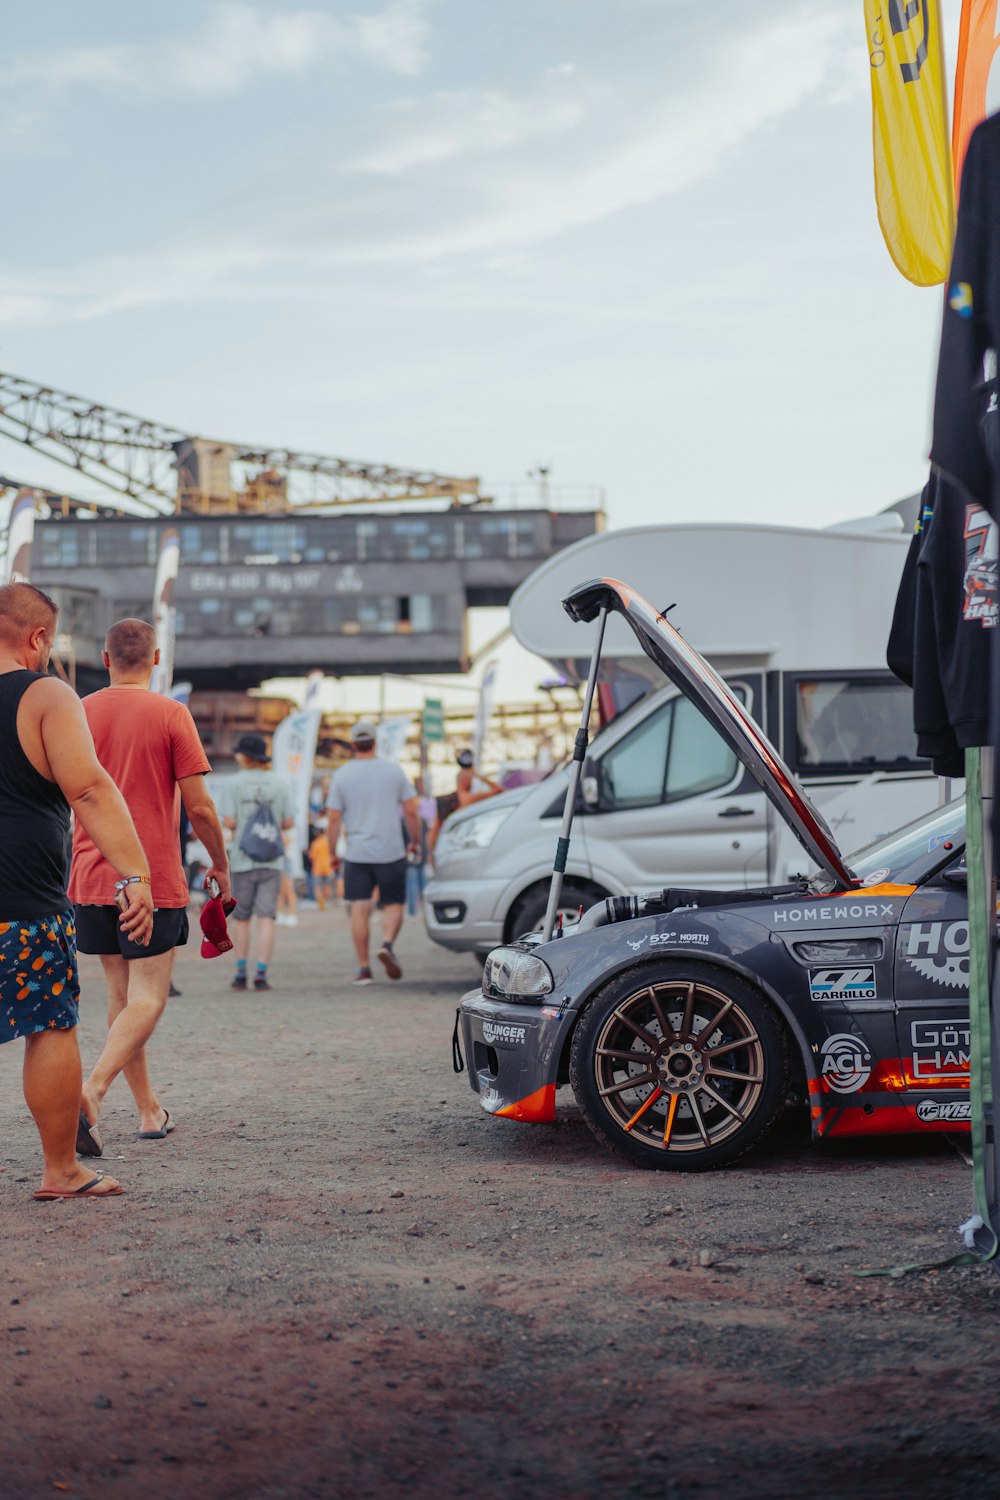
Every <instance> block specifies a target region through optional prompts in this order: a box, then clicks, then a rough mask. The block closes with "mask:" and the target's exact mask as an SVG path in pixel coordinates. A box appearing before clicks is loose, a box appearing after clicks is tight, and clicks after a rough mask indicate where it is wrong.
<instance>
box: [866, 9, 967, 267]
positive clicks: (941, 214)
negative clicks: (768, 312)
mask: <svg viewBox="0 0 1000 1500" xmlns="http://www.w3.org/2000/svg"><path fill="white" fill-rule="evenodd" d="M864 6H865V25H866V27H867V30H868V60H869V62H870V64H871V75H872V136H873V142H874V151H875V201H876V204H877V206H878V221H879V224H880V225H881V227H882V234H883V237H884V239H885V242H886V245H887V246H888V248H889V254H890V255H891V256H892V258H893V260H894V261H895V263H896V265H897V266H898V268H899V270H900V271H902V273H903V275H904V276H905V277H907V279H908V280H910V281H913V282H916V284H917V286H934V285H936V284H937V283H938V282H940V281H944V280H945V278H946V277H947V275H948V266H949V263H950V261H951V242H952V236H953V234H954V219H955V206H954V193H953V191H952V183H951V152H950V150H949V140H948V118H947V106H946V104H945V84H944V57H943V53H942V46H941V16H940V12H939V10H938V0H864Z"/></svg>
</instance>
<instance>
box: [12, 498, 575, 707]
mask: <svg viewBox="0 0 1000 1500" xmlns="http://www.w3.org/2000/svg"><path fill="white" fill-rule="evenodd" d="M602 524H603V513H602V512H601V511H596V510H591V511H559V512H557V511H549V510H517V511H512V510H498V509H496V508H495V507H493V506H488V505H484V506H481V507H480V506H475V507H472V506H462V507H451V508H448V509H443V510H437V511H430V510H424V511H421V512H419V513H418V512H413V511H410V512H400V511H398V510H394V511H392V512H386V511H380V512H377V513H373V512H371V511H365V512H359V511H353V512H351V513H350V514H346V515H345V514H340V515H330V514H313V515H309V514H296V513H294V512H289V511H285V512H284V513H281V514H277V515H264V514H255V515H244V516H239V515H212V516H197V517H195V516H190V515H175V516H164V517H157V518H151V519H147V518H136V517H131V516H124V515H110V516H109V515H108V514H107V513H106V512H98V513H96V514H95V515H94V516H92V517H91V516H88V515H87V514H86V513H83V512H81V511H80V510H76V511H74V512H73V513H72V514H70V515H68V516H60V515H58V514H55V513H53V514H51V515H50V516H49V518H47V519H41V518H40V519H39V520H38V521H37V524H36V528H35V539H34V548H33V554H32V568H31V577H32V582H34V583H37V584H38V585H39V587H40V588H43V589H45V590H46V591H47V592H49V593H51V594H52V595H53V596H54V597H55V598H56V600H57V602H58V603H59V605H60V609H61V618H60V631H61V639H60V648H59V649H60V656H61V658H62V659H63V661H64V663H65V664H66V666H67V669H68V670H70V671H71V672H72V675H73V678H74V680H75V681H76V684H77V686H78V687H79V688H80V690H81V691H88V690H89V688H90V687H92V686H98V685H101V684H103V682H104V681H105V680H106V679H105V674H104V671H103V668H102V667H101V644H102V642H103V639H104V635H105V632H106V631H107V628H108V626H109V625H110V624H112V622H113V621H115V620H117V619H121V618H123V617H124V616H126V615H137V616H140V617H141V618H143V619H150V618H151V617H152V607H153V591H154V580H155V575H156V565H157V558H158V555H159V550H160V543H161V539H162V537H163V535H164V533H165V532H167V531H171V530H173V531H175V532H176V533H177V534H178V537H179V542H180V569H179V573H178V576H177V580H176V585H175V589H174V604H175V606H176V611H177V615H176V622H177V638H176V648H175V657H174V677H175V680H180V679H183V680H185V681H188V682H191V683H192V684H193V686H194V687H195V688H198V689H223V688H243V689H245V688H249V687H255V686H257V685H258V684H259V683H260V682H261V681H263V680H264V679H265V678H269V677H283V676H292V677H299V676H304V675H305V674H307V673H308V672H310V671H312V670H314V669H319V670H321V671H323V672H325V673H327V674H329V675H331V676H346V675H349V674H369V675H378V674H379V673H380V672H388V671H393V672H403V673H407V672H458V671H461V670H462V669H463V666H464V657H465V618H466V611H467V610H468V609H469V608H472V607H476V606H481V605H503V604H506V603H507V602H508V600H509V599H510V596H511V594H512V593H513V591H514V589H515V588H516V587H517V585H518V584H519V583H520V582H521V581H522V580H523V579H524V578H526V577H527V576H528V574H529V573H531V572H532V571H533V570H534V569H535V568H536V567H538V565H539V564H540V563H542V562H543V561H544V560H545V559H546V558H547V557H550V556H551V555H552V554H553V553H554V552H557V551H559V550H560V549H561V548H563V547H566V546H568V545H570V544H571V543H572V542H576V541H579V540H580V539H581V538H583V537H587V536H591V535H593V533H594V532H595V531H599V530H600V529H601V526H602Z"/></svg>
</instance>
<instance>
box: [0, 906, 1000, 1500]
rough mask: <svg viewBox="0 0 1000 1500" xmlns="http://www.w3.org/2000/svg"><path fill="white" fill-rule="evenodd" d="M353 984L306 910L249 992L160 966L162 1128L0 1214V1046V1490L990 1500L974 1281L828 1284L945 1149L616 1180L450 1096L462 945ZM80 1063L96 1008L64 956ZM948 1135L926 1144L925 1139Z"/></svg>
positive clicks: (910, 1228)
mask: <svg viewBox="0 0 1000 1500" xmlns="http://www.w3.org/2000/svg"><path fill="white" fill-rule="evenodd" d="M398 947H399V952H400V956H401V959H402V961H403V963H404V966H405V969H406V973H405V977H404V978H403V980H402V981H401V982H400V983H399V984H396V985H390V983H389V982H388V981H387V980H384V981H383V982H381V983H378V984H376V985H375V986H373V987H372V988H370V989H362V990H356V989H354V988H353V987H352V986H351V984H350V983H349V980H350V976H351V974H352V972H353V961H352V959H351V957H350V952H349V944H348V937H347V930H346V919H345V915H344V913H343V912H342V911H332V912H331V911H328V912H325V913H319V912H309V913H307V914H305V915H304V916H303V918H302V921H301V925H300V926H299V927H298V928H297V929H279V931H278V952H277V956H276V960H275V963H274V966H273V978H274V984H275V989H274V991H273V992H272V993H271V994H269V995H256V994H253V993H252V992H251V993H249V994H246V995H239V994H234V993H232V992H231V991H230V990H229V988H228V984H229V979H230V977H231V972H232V971H231V968H230V967H229V966H228V961H227V960H226V959H219V960H216V961H215V962H211V963H208V962H204V961H202V960H201V959H200V958H198V957H197V956H196V953H197V949H196V948H194V947H192V948H191V949H189V950H188V952H187V954H186V955H184V956H183V957H182V958H181V960H180V962H179V963H178V967H177V974H176V982H177V984H178V986H179V988H180V989H181V990H182V992H183V994H182V997H181V998H179V999H176V1000H173V1001H171V1003H170V1006H169V1008H168V1013H167V1016H166V1017H165V1019H164V1022H163V1024H162V1025H161V1028H160V1030H159V1032H158V1034H157V1037H156V1040H155V1043H154V1047H153V1050H152V1063H153V1071H154V1078H155V1079H156V1081H157V1083H158V1085H159V1087H160V1089H161V1094H162V1098H163V1100H164V1102H165V1103H166V1104H167V1105H168V1107H169V1108H170V1110H171V1112H172V1113H173V1114H174V1115H175V1117H176V1119H177V1121H178V1128H177V1130H176V1132H175V1133H174V1134H173V1135H171V1136H170V1137H168V1138H167V1139H166V1140H165V1141H162V1142H154V1143H143V1142H138V1141H136V1140H135V1138H134V1122H133V1119H132V1114H131V1111H130V1100H129V1097H128V1094H127V1091H126V1089H125V1086H124V1082H123V1081H119V1083H118V1084H117V1085H116V1086H115V1088H114V1089H113V1090H112V1092H111V1094H110V1095H109V1098H108V1101H107V1105H106V1108H105V1114H104V1118H103V1122H102V1123H103V1128H104V1133H105V1141H106V1152H105V1162H104V1165H106V1166H107V1167H108V1168H109V1169H110V1170H112V1171H113V1172H114V1173H115V1174H116V1175H118V1176H119V1177H120V1178H121V1180H122V1181H123V1183H124V1185H125V1187H126V1189H127V1192H126V1194H125V1196H123V1197H122V1198H120V1199H116V1200H112V1201H108V1202H104V1203H94V1202H80V1203H65V1202H60V1203H50V1204H42V1203H35V1202H33V1201H32V1199H31V1196H30V1193H31V1189H32V1188H33V1186H34V1185H35V1180H36V1176H37V1168H38V1163H37V1159H36V1141H35V1137H34V1132H33V1128H32V1126H31V1123H30V1120H29V1119H28V1117H27V1114H26V1111H25V1108H24V1104H23V1100H22V1099H21V1095H20V1079H19V1070H20V1061H21V1050H22V1049H21V1047H20V1044H18V1043H14V1044H12V1045H10V1046H6V1047H3V1048H0V1076H2V1100H3V1103H2V1112H0V1119H2V1122H3V1125H2V1144H0V1251H2V1254H0V1297H2V1299H3V1310H4V1313H5V1316H4V1317H3V1318H2V1320H0V1340H2V1350H3V1354H2V1358H0V1396H2V1402H3V1404H2V1413H3V1420H2V1436H0V1494H2V1495H3V1496H4V1497H5V1500H23V1497H30V1500H34V1497H36V1496H48V1495H53V1494H62V1495H67V1496H71V1497H76V1500H106V1497H115V1496H138V1495H141V1496H142V1497H143V1500H160V1497H163V1500H167V1497H170V1500H178V1497H180V1500H187V1497H191V1500H202V1497H204V1500H228V1497H234V1500H235V1497H241V1500H245V1497H253V1500H257V1497H261V1500H265V1497H266V1500H286V1497H288V1500H292V1497H294V1500H298V1497H313V1496H316V1497H333V1496H338V1497H339V1496H351V1497H354V1496H365V1495H371V1496H381V1495H397V1494H398V1495H410V1496H431V1495H433V1496H440V1497H448V1496H458V1495H470V1496H472V1495H476V1496H485V1497H494V1496H496V1497H508V1496H509V1497H511V1500H514V1497H517V1500H531V1497H536V1496H537V1497H542V1496H546V1497H556V1500H558V1497H578V1496H579V1497H590V1496H598V1495H600V1496H605V1495H607V1496H614V1497H616V1500H638V1497H641V1496H650V1497H654V1496H656V1497H668V1500H680V1497H688V1496H692V1497H694V1496H697V1497H714V1496H723V1495H724V1496H726V1497H728V1500H743V1497H745V1500H759V1497H768V1500H772V1497H773V1500H781V1497H786V1496H788V1497H791V1496H803V1495H808V1496H810V1497H813V1500H841V1497H844V1500H846V1497H848V1496H850V1497H854V1496H856V1495H857V1494H859V1493H862V1492H866V1493H870V1494H874V1495H878V1496H879V1497H880V1500H887V1497H888V1500H892V1497H895V1496H900V1497H902V1496H906V1497H908V1500H912V1497H925V1500H937V1497H941V1500H944V1497H947V1500H963V1497H970V1500H971V1497H976V1500H979V1497H982V1496H984V1495H989V1494H996V1493H998V1490H1000V1481H998V1479H997V1477H996V1469H997V1463H998V1459H1000V1393H998V1385H1000V1382H998V1379H997V1369H998V1366H1000V1331H998V1312H1000V1277H998V1276H997V1275H996V1273H995V1272H994V1271H993V1270H992V1269H990V1268H988V1267H975V1268H965V1269H957V1270H956V1269H950V1270H939V1271H933V1272H926V1273H920V1274H915V1275H910V1276H906V1277H902V1278H898V1279H893V1278H888V1277H873V1278H863V1277H860V1276H859V1275H858V1274H857V1273H858V1272H859V1271H861V1270H863V1269H864V1268H866V1267H872V1266H897V1265H900V1264H903V1263H912V1262H926V1261H935V1260H940V1259H942V1258H943V1257H945V1256H948V1255H950V1254H953V1253H954V1252H955V1251H956V1250H957V1249H958V1248H959V1241H958V1237H957V1236H956V1234H955V1226H956V1225H957V1224H958V1223H959V1222H960V1221H961V1220H963V1219H965V1218H966V1217H967V1216H968V1214H969V1213H970V1212H971V1183H970V1173H969V1168H968V1166H967V1164H966V1162H965V1161H964V1160H963V1159H962V1156H961V1154H960V1151H959V1149H956V1144H955V1143H954V1142H950V1141H949V1140H946V1139H945V1138H943V1137H931V1138H926V1139H924V1140H922V1141H919V1142H917V1141H906V1140H897V1141H891V1140H890V1141H886V1142H882V1143H878V1144H874V1145H873V1144H867V1145H856V1144H855V1145H845V1146H839V1147H830V1146H827V1147H815V1146H812V1145H810V1143H809V1141H808V1138H807V1133H806V1131H805V1128H804V1126H803V1124H802V1123H801V1122H799V1121H797V1120H789V1121H788V1122H787V1123H786V1124H785V1125H783V1127H782V1128H781V1130H780V1131H779V1132H778V1134H777V1135H776V1136H773V1137H772V1138H771V1140H770V1142H769V1143H768V1144H767V1146H766V1147H765V1148H764V1149H763V1150H761V1151H759V1152H758V1153H757V1154H755V1155H754V1156H752V1157H751V1158H750V1159H748V1160H747V1161H746V1162H744V1163H741V1164H740V1165H739V1166H738V1167H736V1168H735V1169H731V1170H729V1171H725V1172H719V1173H713V1174H705V1175H699V1176H683V1177H682V1176H674V1175H671V1174H666V1173H647V1172H640V1171H636V1170H634V1169H631V1168H629V1167H628V1166H626V1165H624V1164H622V1163H620V1162H619V1161H617V1160H616V1159H614V1158H612V1157H611V1156H609V1155H608V1154H607V1153H606V1152H605V1151H604V1150H603V1148H602V1147H600V1146H599V1145H598V1144H597V1142H596V1141H594V1140H593V1138H592V1137H591V1135H590V1133H589V1131H588V1130H587V1127H586V1125H585V1124H584V1122H583V1120H582V1118H581V1116H580V1115H579V1113H578V1111H577V1110H576V1108H575V1106H574V1104H573V1101H572V1097H571V1095H570V1094H569V1092H568V1090H561V1091H560V1094H559V1103H560V1114H559V1120H558V1123H557V1124H556V1125H555V1126H549V1127H540V1126H522V1125H517V1124H514V1123H512V1122H508V1121H502V1120H490V1119H487V1118H486V1117H485V1116H483V1115H482V1114H481V1112H480V1110H479V1107H478V1104H477V1102H476V1099H475V1097H474V1095H473V1094H472V1092H471V1090H470V1089H469V1087H468V1083H467V1081H466V1078H465V1076H462V1077H456V1076H454V1074H453V1073H452V1069H451V1058H450V1038H451V1029H452V1022H453V1017H454V1008H455V1004H456V1002H457V999H458V997H459V996H460V995H461V993H462V991H463V990H464V989H466V988H468V987H470V985H471V984H473V983H474V982H475V980H476V977H477V972H478V971H477V969H476V967H475V965H474V963H473V962H472V961H471V960H469V959H462V958H458V957H455V956H453V955H449V954H446V953H444V952H442V951H440V950H437V949H435V948H434V947H433V945H432V944H431V943H430V942H429V941H428V940H427V938H426V936H425V935H424V933H423V930H422V928H421V927H420V925H419V924H418V923H416V922H410V923H409V924H408V925H407V927H406V928H405V929H404V932H403V936H402V938H401V940H400V943H399V945H398ZM83 980H84V1003H83V1020H82V1024H81V1042H82V1046H83V1051H84V1057H85V1061H89V1060H92V1058H93V1056H94V1055H95V1052H96V1049H97V1047H98V1045H99V1041H100V1037H101V1031H102V1021H103V994H102V990H101V982H100V975H99V971H98V969H97V967H96V962H95V961H94V960H87V961H85V963H84V966H83ZM958 1144H959V1145H960V1146H961V1147H962V1149H964V1144H965V1143H964V1142H958Z"/></svg>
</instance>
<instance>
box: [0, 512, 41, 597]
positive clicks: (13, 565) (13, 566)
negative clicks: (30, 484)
mask: <svg viewBox="0 0 1000 1500" xmlns="http://www.w3.org/2000/svg"><path fill="white" fill-rule="evenodd" d="M34 540H35V497H34V494H33V493H32V491H31V490H18V492H17V494H16V495H15V497H14V503H13V504H12V505H11V508H10V518H9V520H8V522H7V577H6V579H5V580H4V581H5V582H6V583H27V582H28V581H29V580H30V578H31V547H32V543H33V542H34Z"/></svg>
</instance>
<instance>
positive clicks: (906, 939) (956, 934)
mask: <svg viewBox="0 0 1000 1500" xmlns="http://www.w3.org/2000/svg"><path fill="white" fill-rule="evenodd" d="M895 975H896V1031H897V1040H898V1046H899V1058H900V1064H901V1068H902V1070H903V1073H904V1076H905V1078H906V1080H907V1084H908V1086H909V1087H910V1088H912V1089H918V1090H925V1091H926V1097H925V1098H923V1099H921V1100H920V1101H918V1104H917V1114H918V1117H919V1118H920V1119H922V1120H925V1122H927V1123H930V1122H931V1121H936V1120H939V1119H942V1118H955V1119H968V1110H967V1107H966V1108H965V1112H964V1113H961V1112H960V1113H958V1114H955V1113H954V1112H953V1113H952V1114H951V1115H947V1116H945V1115H942V1113H941V1111H942V1109H944V1108H946V1107H947V1106H946V1105H945V1104H944V1103H943V1101H941V1100H940V1098H935V1096H936V1095H937V1096H940V1095H941V1093H942V1092H946V1091H948V1090H953V1089H961V1088H964V1087H965V1086H967V1084H968V1081H969V904H968V895H967V891H966V886H965V855H964V854H962V856H961V857H960V858H959V859H956V860H954V861H953V862H952V864H951V865H949V866H947V867H946V868H945V869H944V870H943V871H942V872H940V873H939V874H938V875H936V876H934V877H932V879H931V880H929V881H928V882H927V883H926V884H925V885H923V886H921V888H920V889H919V890H918V891H916V892H915V893H914V894H913V895H912V896H911V897H910V898H909V900H908V901H907V903H906V905H905V906H904V908H903V914H902V917H901V919H900V923H899V930H898V933H897V938H896V966H895ZM953 1108H954V1107H953Z"/></svg>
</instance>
